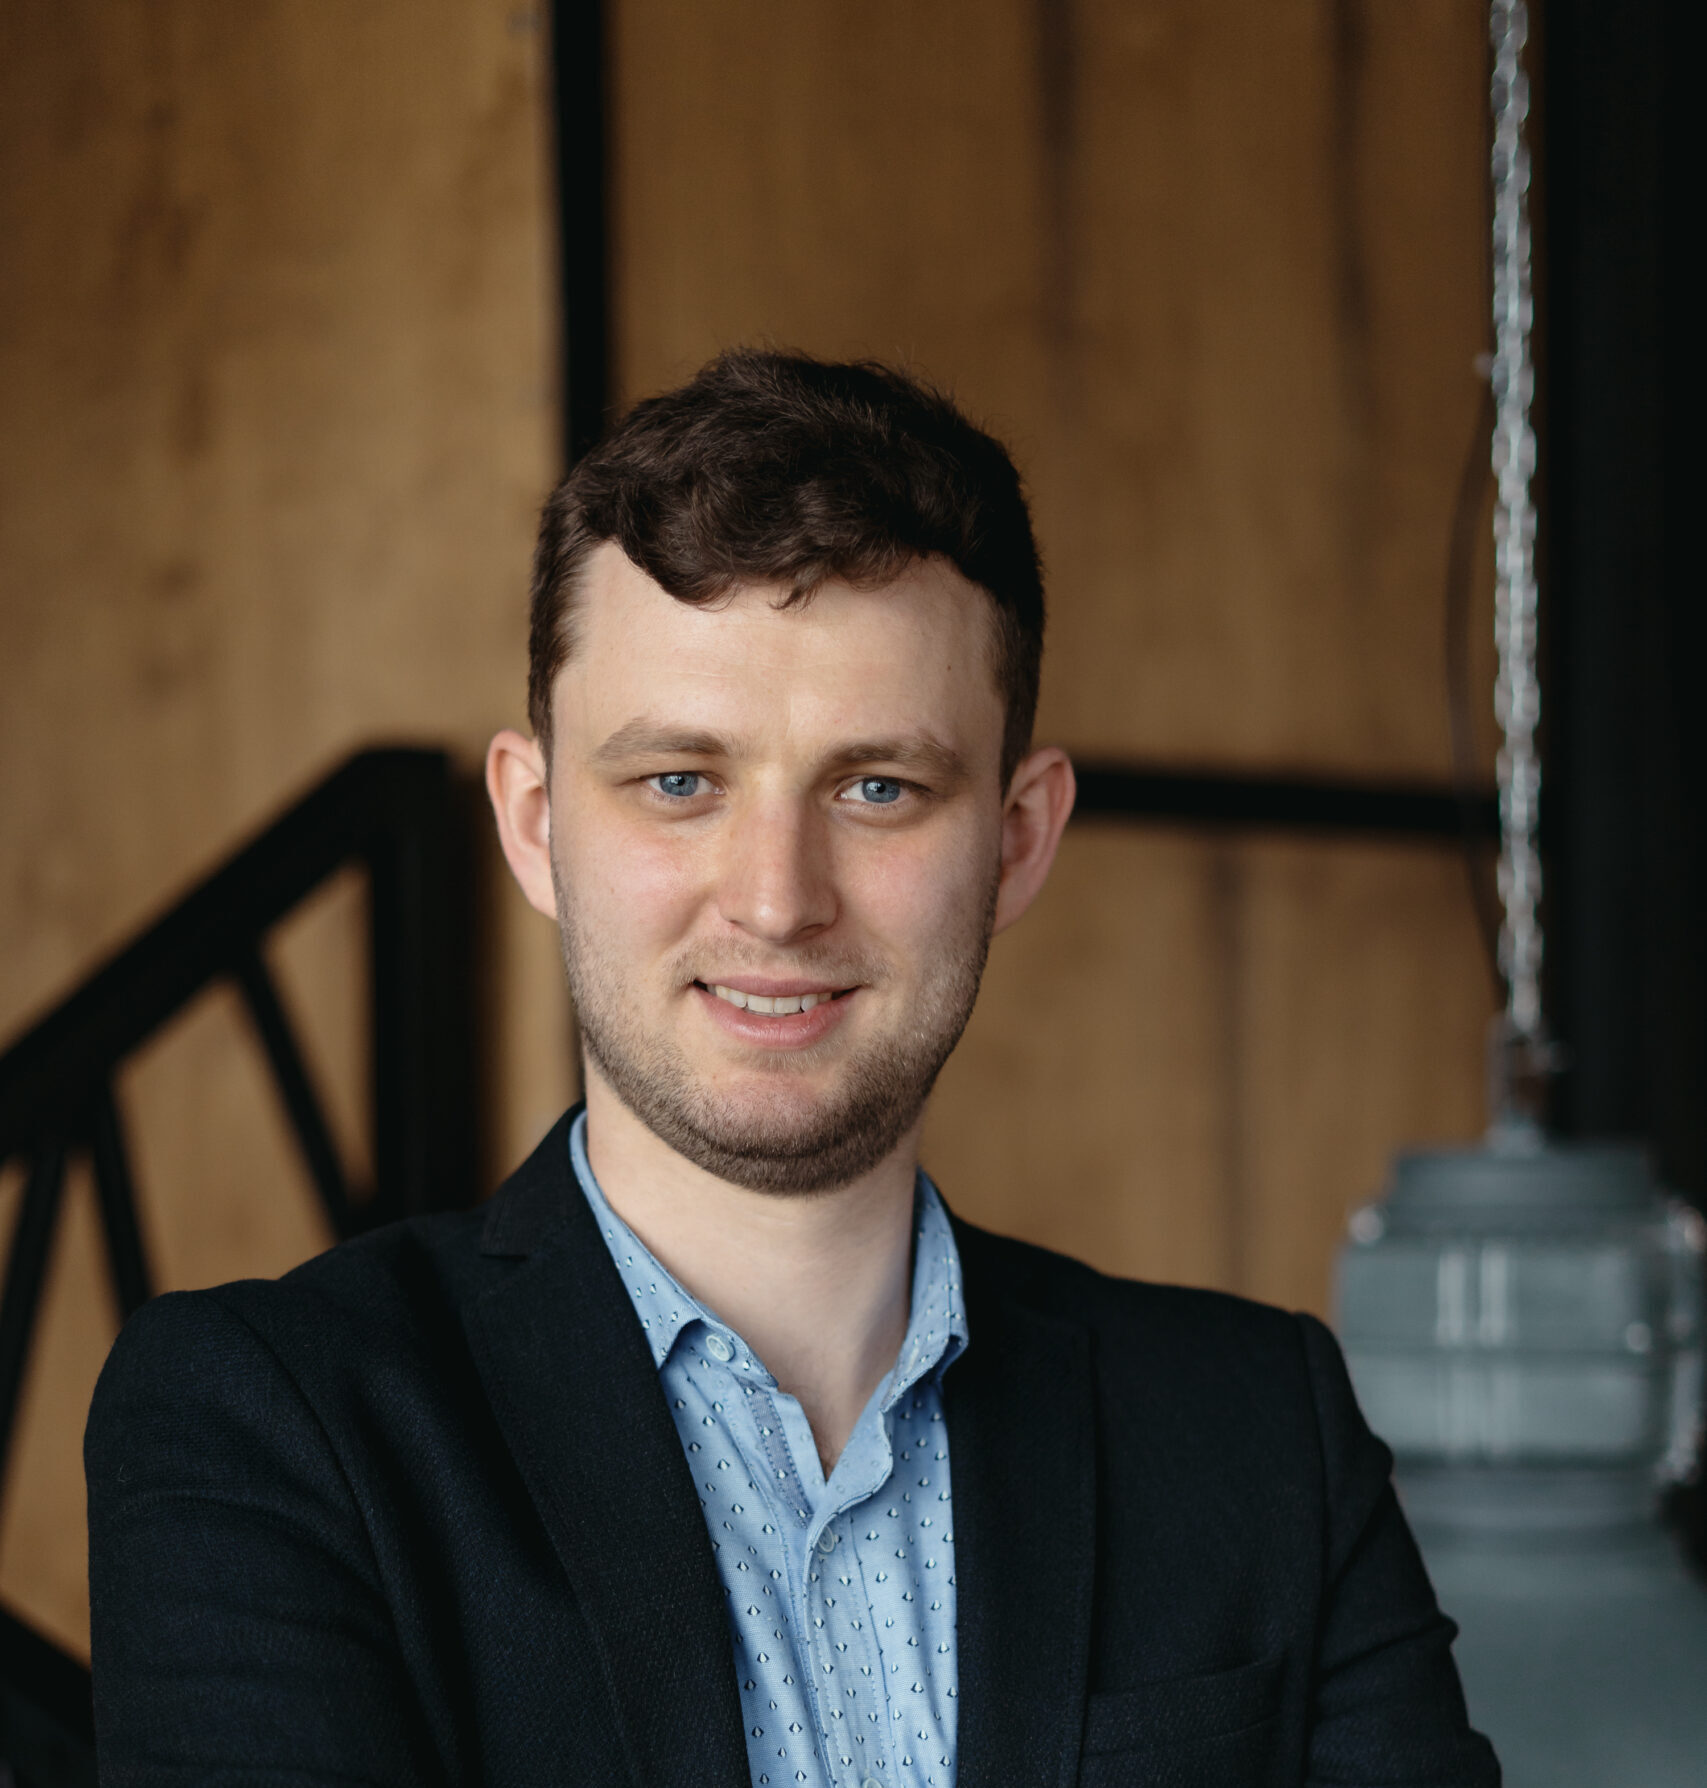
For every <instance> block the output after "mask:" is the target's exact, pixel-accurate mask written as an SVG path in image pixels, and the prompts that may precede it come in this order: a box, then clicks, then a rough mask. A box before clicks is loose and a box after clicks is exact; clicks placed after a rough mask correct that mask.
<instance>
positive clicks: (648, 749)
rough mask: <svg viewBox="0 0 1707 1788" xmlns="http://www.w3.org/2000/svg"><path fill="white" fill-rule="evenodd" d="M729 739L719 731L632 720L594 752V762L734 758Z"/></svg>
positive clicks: (618, 729)
mask: <svg viewBox="0 0 1707 1788" xmlns="http://www.w3.org/2000/svg"><path fill="white" fill-rule="evenodd" d="M733 755H734V750H733V747H732V746H731V744H730V742H729V740H727V739H725V738H722V737H721V736H720V735H718V734H717V733H707V732H696V731H694V730H692V729H691V728H686V727H673V726H666V725H664V724H662V723H661V722H658V721H655V720H646V719H641V720H631V721H629V722H628V724H627V725H626V726H619V727H618V728H617V729H616V731H615V732H614V733H612V734H611V736H610V737H609V738H608V739H606V740H605V742H604V743H603V744H602V745H601V746H599V748H598V749H597V750H596V751H595V752H594V753H593V761H594V762H595V763H601V764H604V763H622V762H624V761H626V760H627V759H629V758H633V757H732V756H733Z"/></svg>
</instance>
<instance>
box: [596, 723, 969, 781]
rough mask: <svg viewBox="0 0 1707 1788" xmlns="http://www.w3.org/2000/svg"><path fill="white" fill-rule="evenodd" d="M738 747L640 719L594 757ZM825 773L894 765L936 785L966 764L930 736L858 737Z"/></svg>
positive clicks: (607, 759) (729, 752) (956, 776)
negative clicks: (930, 780) (929, 777)
mask: <svg viewBox="0 0 1707 1788" xmlns="http://www.w3.org/2000/svg"><path fill="white" fill-rule="evenodd" d="M739 755H740V751H739V749H738V747H737V745H736V743H735V742H734V741H733V740H731V739H728V738H726V737H725V736H724V735H722V734H721V733H712V732H702V731H698V730H696V729H694V728H692V727H679V726H670V725H668V724H666V723H664V722H662V721H657V720H650V719H646V718H644V717H642V718H640V719H638V720H630V721H629V722H628V723H627V724H626V725H625V726H619V727H618V728H617V729H616V731H615V732H614V733H612V734H611V736H610V737H609V738H608V739H606V740H605V742H604V743H603V744H602V745H600V746H599V747H598V748H597V749H596V750H595V751H594V753H593V762H594V763H599V764H621V763H628V762H630V761H632V760H633V759H634V758H637V757H709V758H732V757H738V756H739ZM824 761H825V768H827V769H832V770H835V769H850V770H851V769H855V768H857V767H858V766H859V765H861V764H892V765H894V766H895V767H896V768H897V769H900V770H913V771H916V772H918V773H919V774H920V775H923V776H933V777H935V778H936V779H937V780H938V781H941V782H945V783H949V784H956V783H961V782H964V781H965V780H966V764H965V761H964V759H962V757H961V755H960V753H959V752H958V751H956V750H955V749H954V748H953V747H952V746H950V745H945V744H944V743H943V742H942V741H941V740H940V739H934V738H932V737H931V736H930V734H928V733H911V734H906V735H900V736H897V737H895V738H890V739H856V740H853V741H851V742H850V743H849V744H846V745H838V746H837V747H836V748H835V749H834V750H833V751H831V752H830V753H829V754H828V756H827V757H826V758H825V760H824Z"/></svg>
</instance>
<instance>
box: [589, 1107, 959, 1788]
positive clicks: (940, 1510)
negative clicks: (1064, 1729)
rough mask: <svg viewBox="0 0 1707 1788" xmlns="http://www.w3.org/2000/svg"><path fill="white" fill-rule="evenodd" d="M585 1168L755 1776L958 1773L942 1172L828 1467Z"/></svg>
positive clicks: (807, 1778) (953, 1328) (771, 1389)
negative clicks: (892, 1339) (892, 1351)
mask: <svg viewBox="0 0 1707 1788" xmlns="http://www.w3.org/2000/svg"><path fill="white" fill-rule="evenodd" d="M585 1125H586V1118H585V1116H584V1115H583V1116H582V1117H581V1118H579V1119H577V1121H576V1124H575V1126H574V1128H573V1130H572V1131H571V1134H570V1151H571V1158H572V1160H573V1163H574V1166H575V1171H576V1176H577V1178H578V1179H579V1181H580V1183H581V1186H582V1189H583V1191H584V1193H585V1195H586V1197H587V1200H588V1203H589V1204H590V1205H591V1206H592V1209H593V1214H594V1216H595V1217H596V1218H597V1220H598V1225H599V1230H600V1233H601V1234H602V1235H603V1236H604V1238H605V1242H606V1245H607V1246H608V1247H609V1248H610V1251H611V1257H612V1259H613V1260H614V1261H615V1262H616V1265H617V1268H618V1271H619V1272H620V1273H621V1275H622V1280H623V1284H624V1285H625V1286H626V1287H627V1288H628V1292H629V1296H630V1298H631V1299H632V1300H633V1303H634V1308H635V1312H636V1314H637V1315H638V1317H639V1319H640V1323H641V1328H642V1330H643V1332H644V1333H645V1335H646V1339H647V1343H648V1345H649V1346H650V1348H651V1350H652V1356H653V1359H654V1360H655V1362H656V1363H657V1365H658V1370H659V1377H660V1382H661V1384H662V1386H663V1389H664V1392H665V1395H666V1398H667V1400H668V1403H669V1408H670V1413H671V1415H672V1417H673V1418H674V1420H675V1424H676V1431H677V1433H678V1434H679V1435H680V1437H681V1441H682V1447H683V1451H684V1453H685V1454H686V1456H687V1461H688V1467H689V1471H690V1472H691V1474H692V1477H693V1481H694V1486H695V1488H696V1490H697V1491H698V1493H699V1499H700V1507H701V1510H702V1512H703V1513H704V1516H705V1523H706V1531H707V1533H708V1534H709V1535H710V1538H711V1544H712V1552H713V1557H714V1559H715V1561H716V1565H717V1573H718V1577H719V1579H720V1581H721V1583H722V1586H723V1593H724V1601H725V1605H726V1608H727V1610H728V1616H729V1627H730V1636H731V1642H732V1648H733V1656H734V1665H735V1670H736V1680H737V1682H738V1684H739V1688H740V1698H741V1712H742V1718H743V1723H744V1726H745V1736H746V1742H747V1758H748V1763H749V1766H750V1768H751V1771H752V1779H753V1782H754V1784H755V1788H773V1785H775V1788H787V1785H790V1784H792V1785H794V1788H832V1785H833V1788H863V1785H864V1784H865V1783H867V1782H873V1781H874V1782H876V1783H878V1784H879V1788H952V1784H953V1782H954V1776H955V1755H956V1717H955V1716H956V1697H957V1681H956V1657H955V1593H954V1517H953V1500H952V1495H951V1482H950V1476H949V1455H948V1430H947V1427H946V1425H945V1423H944V1421H943V1410H942V1386H941V1380H942V1374H943V1372H944V1371H945V1370H946V1369H947V1367H948V1366H949V1365H950V1364H952V1362H953V1361H954V1359H955V1358H957V1357H958V1355H959V1354H960V1352H961V1351H962V1350H963V1349H964V1347H965V1345H966V1341H967V1329H966V1318H965V1306H964V1299H963V1296H962V1292H961V1281H960V1258H959V1253H958V1250H957V1249H956V1248H955V1245H954V1235H953V1231H952V1230H951V1229H950V1227H949V1223H948V1217H947V1213H946V1212H945V1211H944V1209H943V1206H942V1201H941V1199H940V1198H939V1197H938V1195H937V1192H936V1188H935V1187H934V1186H932V1185H931V1183H930V1181H929V1179H928V1178H926V1176H925V1175H924V1174H923V1173H921V1174H920V1175H919V1179H918V1188H917V1192H916V1195H915V1201H914V1209H915V1219H914V1222H915V1228H914V1249H913V1257H914V1266H913V1286H912V1305H911V1313H910V1319H909V1323H908V1328H907V1334H906V1336H905V1338H904V1339H903V1341H902V1343H901V1350H900V1353H899V1355H898V1357H897V1360H896V1365H895V1368H894V1370H893V1371H892V1372H891V1373H890V1375H889V1377H888V1378H886V1379H885V1380H884V1382H883V1383H882V1384H880V1385H879V1386H878V1388H877V1390H876V1391H875V1392H874V1393H873V1395H872V1399H871V1401H870V1403H868V1404H867V1406H866V1408H865V1410H864V1411H863V1412H862V1414H861V1416H860V1418H859V1421H858V1423H857V1424H856V1425H855V1428H854V1432H853V1434H852V1436H851V1437H850V1438H849V1440H848V1443H847V1446H846V1447H845V1448H844V1449H843V1452H842V1456H841V1458H839V1459H838V1460H837V1461H836V1464H835V1468H834V1470H833V1471H832V1472H831V1474H830V1477H829V1480H828V1482H826V1481H825V1479H824V1475H823V1470H822V1467H821V1465H820V1463H819V1459H818V1452H817V1447H816V1444H815V1443H814V1441H813V1438H812V1432H811V1428H810V1425H809V1424H808V1423H807V1421H806V1417H805V1414H804V1412H803V1411H802V1409H801V1407H800V1404H799V1403H798V1401H797V1400H796V1399H795V1398H793V1397H791V1396H789V1395H787V1393H785V1392H783V1391H781V1390H780V1389H779V1388H778V1387H777V1384H776V1380H775V1379H774V1378H772V1377H771V1375H770V1374H769V1373H768V1372H767V1371H766V1370H765V1368H764V1366H763V1364H762V1363H761V1362H760V1361H759V1360H758V1358H757V1357H756V1356H755V1355H754V1354H753V1352H752V1350H751V1349H750V1348H749V1347H748V1346H747V1345H746V1343H745V1341H744V1340H742V1338H741V1337H740V1336H739V1335H738V1334H736V1333H735V1332H734V1331H733V1330H732V1329H730V1328H728V1327H727V1326H726V1325H724V1324H722V1323H719V1322H718V1321H717V1320H716V1319H715V1318H714V1317H713V1316H712V1315H711V1314H710V1312H708V1311H706V1310H705V1309H704V1308H703V1307H702V1306H700V1305H699V1304H698V1303H697V1302H696V1300H694V1299H693V1298H692V1297H690V1296H689V1295H688V1294H687V1293H686V1292H685V1291H684V1290H683V1289H682V1288H681V1287H680V1286H679V1285H677V1284H676V1282H675V1281H674V1280H673V1279H672V1278H671V1277H670V1275H669V1274H668V1273H667V1272H665V1271H664V1269H663V1268H662V1267H661V1266H660V1265H659V1264H658V1262H657V1261H656V1260H655V1259H654V1258H653V1257H652V1255H651V1254H650V1252H649V1251H648V1250H647V1249H646V1247H645V1245H644V1244H643V1243H642V1242H641V1241H640V1240H639V1238H638V1237H637V1236H636V1235H635V1234H634V1233H633V1231H632V1230H630V1229H629V1228H628V1227H627V1225H626V1224H624V1223H623V1222H622V1220H621V1219H620V1218H619V1217H618V1216H617V1215H616V1214H615V1212H614V1211H612V1210H611V1209H610V1206H609V1204H608V1203H607V1202H606V1200H605V1198H604V1195H603V1194H602V1193H601V1192H600V1190H599V1188H598V1184H597V1182H596V1181H595V1180H594V1178H593V1174H592V1169H591V1167H590V1166H589V1165H588V1162H587V1158H586V1141H585Z"/></svg>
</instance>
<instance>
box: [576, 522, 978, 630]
mask: <svg viewBox="0 0 1707 1788" xmlns="http://www.w3.org/2000/svg"><path fill="white" fill-rule="evenodd" d="M576 585H577V588H576V595H575V604H574V606H575V609H576V611H577V615H578V618H579V619H580V620H581V621H582V622H583V623H584V622H586V621H590V620H593V619H595V618H600V617H602V618H605V619H618V620H620V619H632V618H633V617H634V616H636V615H647V614H655V615H657V616H660V617H671V618H679V617H680V616H681V614H682V613H683V612H684V611H685V612H686V613H688V614H698V615H718V614H731V613H736V614H738V613H744V612H756V613H764V612H769V613H787V614H789V615H790V616H797V615H808V614H810V613H811V612H812V611H813V610H814V609H816V610H818V611H819V613H820V615H822V613H823V611H824V609H825V608H826V606H833V605H834V603H835V599H836V598H837V597H842V598H849V597H851V598H856V599H858V600H861V601H868V602H872V603H877V602H881V603H883V604H885V605H887V606H890V607H893V608H895V609H896V610H898V611H902V612H904V611H906V610H907V609H908V608H909V607H913V608H924V609H927V610H935V611H938V612H940V613H945V614H953V615H955V616H957V617H959V618H960V619H962V620H963V621H979V620H983V619H984V618H986V617H987V616H988V615H990V614H991V613H993V604H992V603H991V600H990V598H989V596H988V595H987V594H986V593H985V592H984V591H983V590H981V589H980V588H979V587H978V586H977V585H976V584H974V583H972V582H971V581H970V579H968V578H967V577H965V576H964V575H963V574H962V573H961V572H960V571H959V570H958V569H957V568H956V567H955V566H954V565H953V564H951V563H950V562H949V561H948V560H947V559H944V558H942V557H940V556H938V555H931V556H927V557H923V558H917V559H909V560H906V561H904V562H903V563H902V564H901V566H900V568H899V569H898V570H897V571H896V573H895V575H894V577H893V578H891V579H889V580H888V581H887V582H885V583H883V584H871V583H867V582H864V581H861V582H860V583H859V584H858V585H857V586H856V585H853V584H850V583H848V582H846V581H845V580H843V579H841V578H837V577H829V578H826V579H824V581H823V582H822V583H821V584H820V585H818V586H817V587H816V588H815V589H814V590H813V591H812V592H811V594H810V595H808V596H806V597H805V598H803V599H802V600H800V601H798V602H793V603H790V602H789V600H788V599H789V596H790V593H791V586H790V585H789V584H788V583H787V582H786V581H784V580H782V579H764V578H752V579H745V580H743V579H737V580H736V581H735V582H734V583H733V584H732V585H731V587H730V589H729V590H728V592H727V593H726V594H722V595H718V596H712V597H708V598H706V599H705V600H703V601H697V602H688V601H682V600H679V599H678V598H676V597H674V596H672V595H671V594H670V593H669V592H668V591H667V590H665V589H664V588H663V586H662V585H660V584H659V583H658V582H657V581H656V580H655V579H653V578H652V577H651V576H650V575H648V573H647V572H646V571H644V570H643V569H642V568H641V567H640V566H638V565H636V564H635V563H634V561H633V560H632V559H630V558H629V556H628V555H627V554H626V553H625V552H624V551H623V550H622V548H621V547H620V546H619V545H617V543H616V542H615V541H613V540H603V541H600V542H599V544H598V545H597V546H596V547H594V548H593V550H592V551H591V552H590V553H589V554H588V555H587V560H586V564H585V566H584V567H583V569H582V571H581V574H580V576H579V577H578V578H577V580H576Z"/></svg>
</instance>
